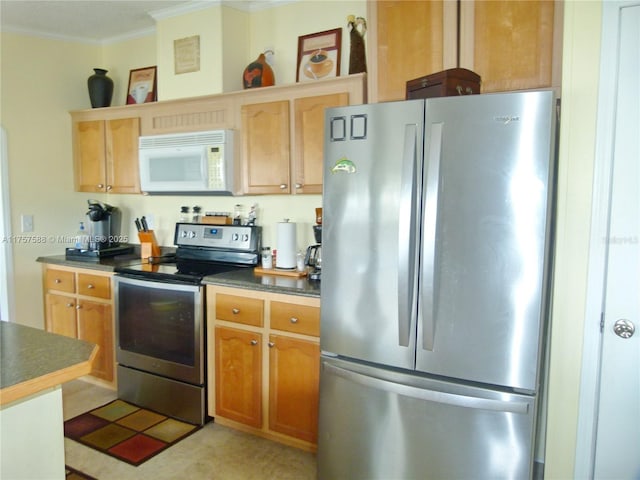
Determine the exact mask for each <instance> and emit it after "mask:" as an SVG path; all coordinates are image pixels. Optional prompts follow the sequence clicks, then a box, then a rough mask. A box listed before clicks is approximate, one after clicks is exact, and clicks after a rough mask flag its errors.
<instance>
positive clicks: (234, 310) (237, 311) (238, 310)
mask: <svg viewBox="0 0 640 480" xmlns="http://www.w3.org/2000/svg"><path fill="white" fill-rule="evenodd" d="M231 312H232V313H233V314H234V315H238V314H239V313H240V309H239V308H232V309H231Z"/></svg>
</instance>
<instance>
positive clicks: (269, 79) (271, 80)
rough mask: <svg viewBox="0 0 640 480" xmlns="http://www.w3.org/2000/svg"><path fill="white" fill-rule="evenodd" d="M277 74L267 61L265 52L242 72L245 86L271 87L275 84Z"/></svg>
mask: <svg viewBox="0 0 640 480" xmlns="http://www.w3.org/2000/svg"><path fill="white" fill-rule="evenodd" d="M275 83H276V81H275V76H274V75H273V70H272V69H271V66H270V65H269V64H268V63H267V60H266V58H265V56H264V53H261V54H260V56H259V57H258V58H257V59H256V60H254V61H253V62H251V63H250V64H249V65H247V68H245V69H244V72H243V74H242V86H243V87H244V88H256V87H269V86H271V85H275Z"/></svg>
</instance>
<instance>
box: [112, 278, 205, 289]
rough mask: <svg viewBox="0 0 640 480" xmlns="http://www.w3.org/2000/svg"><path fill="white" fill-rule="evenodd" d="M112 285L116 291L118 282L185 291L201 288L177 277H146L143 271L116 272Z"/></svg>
mask: <svg viewBox="0 0 640 480" xmlns="http://www.w3.org/2000/svg"><path fill="white" fill-rule="evenodd" d="M113 280H114V285H115V288H116V291H117V288H118V284H119V283H126V284H129V285H138V286H141V287H145V288H161V289H165V290H166V289H167V288H171V289H172V290H181V291H185V292H199V291H200V289H201V288H202V285H200V284H193V283H189V282H181V281H180V280H177V279H167V280H160V279H157V278H153V277H147V276H145V274H144V273H140V274H139V275H138V274H132V273H116V274H115V275H114V276H113Z"/></svg>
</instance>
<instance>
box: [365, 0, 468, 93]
mask: <svg viewBox="0 0 640 480" xmlns="http://www.w3.org/2000/svg"><path fill="white" fill-rule="evenodd" d="M445 3H455V2H444V1H442V0H433V1H428V2H416V1H406V0H401V1H397V0H394V1H377V2H371V4H370V7H369V8H370V9H373V11H372V12H371V14H370V15H369V16H370V19H369V21H372V18H371V17H373V19H374V20H373V21H376V23H375V26H376V27H377V28H376V30H377V31H373V32H372V30H373V28H371V29H369V30H368V31H367V35H370V33H374V35H375V34H377V55H375V56H374V58H376V63H375V64H372V63H371V62H369V64H370V67H371V66H373V67H374V69H375V70H377V72H374V77H375V78H374V80H376V81H377V94H378V95H377V101H379V102H386V101H390V100H400V99H403V98H404V96H405V89H406V83H407V81H408V80H412V79H414V78H418V77H422V76H424V75H428V74H430V73H434V72H439V71H441V70H444V68H445V67H444V63H443V62H444V58H443V54H444V46H445V41H444V6H445ZM370 38H371V36H370Z"/></svg>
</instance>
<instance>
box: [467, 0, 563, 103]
mask: <svg viewBox="0 0 640 480" xmlns="http://www.w3.org/2000/svg"><path fill="white" fill-rule="evenodd" d="M558 3H560V2H553V1H550V0H542V1H527V2H519V1H518V2H514V1H488V2H487V1H463V2H461V9H460V24H461V29H460V44H461V45H460V66H461V67H464V68H468V69H469V70H473V71H474V72H476V73H477V74H478V75H480V77H481V78H482V92H483V93H487V92H501V91H508V90H523V89H532V88H546V87H551V86H552V85H553V78H552V74H553V58H554V48H553V47H554V24H555V20H554V16H555V11H556V8H557V4H558Z"/></svg>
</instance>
